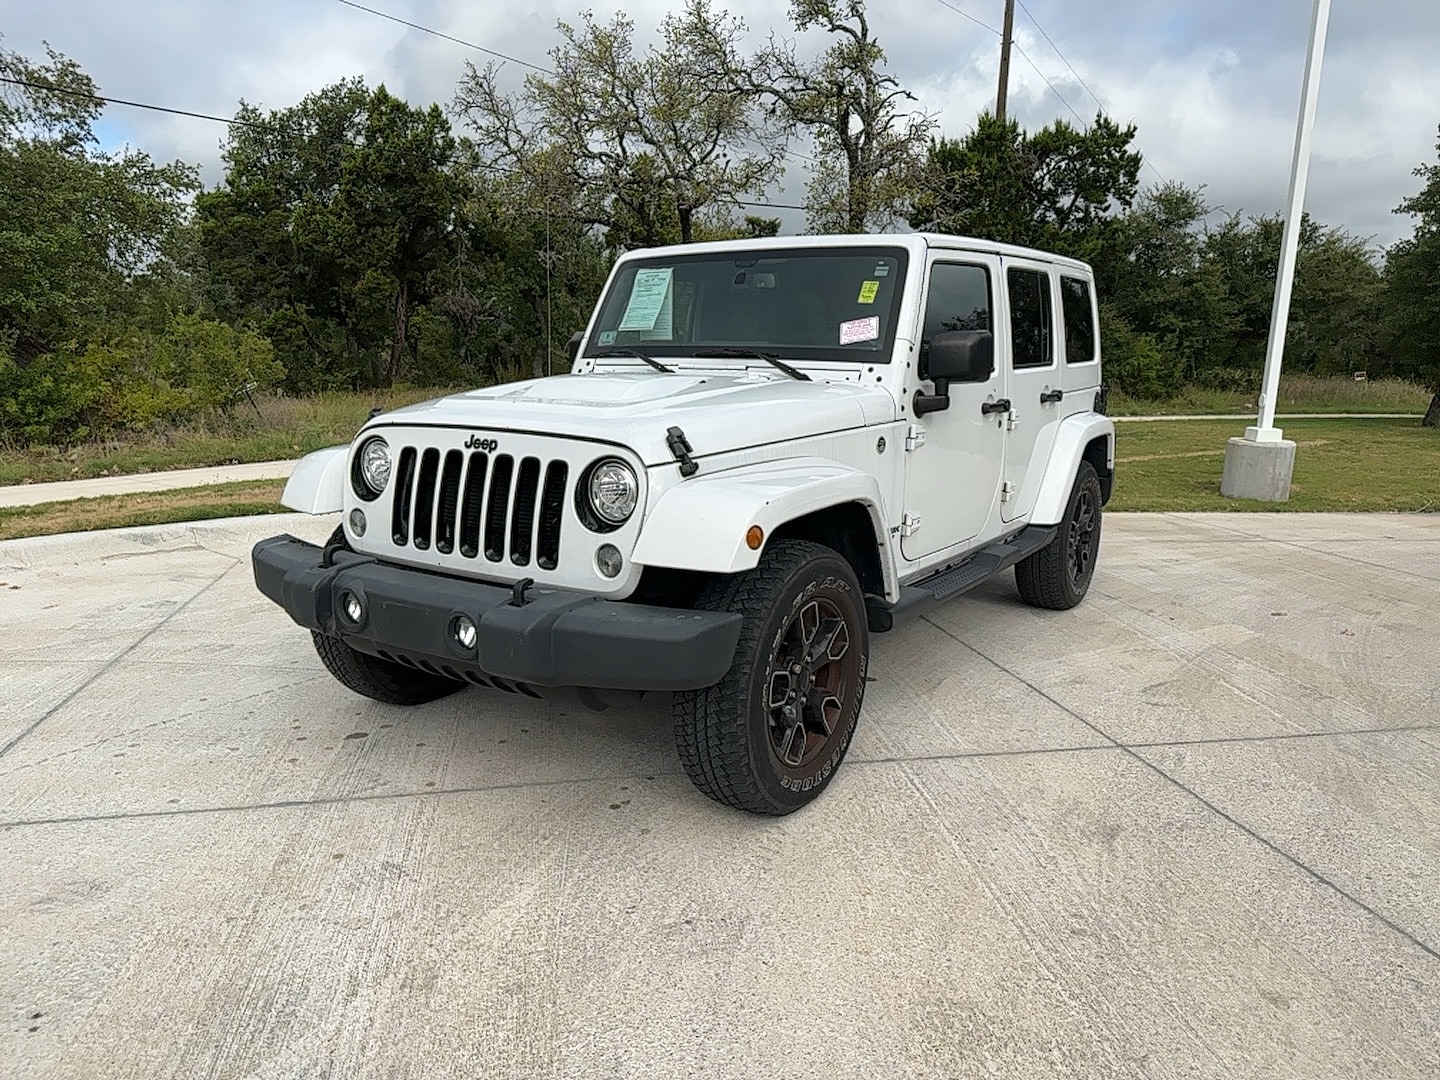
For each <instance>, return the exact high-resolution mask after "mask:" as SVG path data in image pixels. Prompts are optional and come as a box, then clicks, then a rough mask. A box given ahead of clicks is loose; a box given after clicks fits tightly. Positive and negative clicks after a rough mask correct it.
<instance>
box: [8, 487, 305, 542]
mask: <svg viewBox="0 0 1440 1080" xmlns="http://www.w3.org/2000/svg"><path fill="white" fill-rule="evenodd" d="M284 489H285V481H284V480H247V481H244V482H242V483H238V484H215V485H212V486H209V487H194V488H181V489H180V490H178V491H147V492H145V493H143V494H136V495H106V496H102V497H101V498H96V499H71V500H70V501H68V502H53V503H42V504H40V505H39V506H16V507H0V540H14V539H16V538H17V537H22V536H48V535H50V534H51V533H63V532H88V531H89V530H91V529H120V528H125V527H127V526H131V525H165V524H169V523H170V522H174V521H205V520H206V519H208V518H222V517H242V516H244V515H247V514H277V513H281V512H283V511H284V509H285V508H284V507H283V506H281V505H280V492H281V491H283V490H284Z"/></svg>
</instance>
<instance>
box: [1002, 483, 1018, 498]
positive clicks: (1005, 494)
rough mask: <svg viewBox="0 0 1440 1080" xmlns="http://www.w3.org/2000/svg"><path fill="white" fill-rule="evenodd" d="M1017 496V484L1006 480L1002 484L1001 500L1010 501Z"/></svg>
mask: <svg viewBox="0 0 1440 1080" xmlns="http://www.w3.org/2000/svg"><path fill="white" fill-rule="evenodd" d="M1014 497H1015V485H1014V484H1012V483H1011V482H1010V481H1009V480H1006V481H1005V482H1004V483H1003V484H1001V485H1000V501H1001V502H1009V501H1010V500H1011V499H1013V498H1014Z"/></svg>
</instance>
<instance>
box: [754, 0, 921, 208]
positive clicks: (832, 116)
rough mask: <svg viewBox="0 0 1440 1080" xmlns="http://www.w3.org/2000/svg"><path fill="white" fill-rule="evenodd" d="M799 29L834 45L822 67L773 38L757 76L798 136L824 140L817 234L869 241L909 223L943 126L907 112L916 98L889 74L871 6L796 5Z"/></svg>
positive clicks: (808, 0) (816, 190)
mask: <svg viewBox="0 0 1440 1080" xmlns="http://www.w3.org/2000/svg"><path fill="white" fill-rule="evenodd" d="M790 21H791V23H792V24H793V25H794V27H795V29H796V30H797V31H800V32H802V33H803V32H804V31H807V30H811V29H816V28H818V29H820V30H823V31H824V32H825V33H827V34H829V35H830V37H831V41H832V43H831V45H830V46H829V47H828V48H826V49H825V50H824V52H822V53H821V54H820V56H819V57H818V58H817V59H815V60H813V61H804V60H801V59H799V57H798V56H797V55H796V52H795V43H794V42H791V41H779V40H777V39H776V38H775V37H773V36H772V37H771V39H770V42H769V44H768V46H767V47H766V48H765V49H763V50H762V51H761V54H760V57H759V60H758V64H757V68H756V76H757V80H758V81H757V83H756V87H755V88H756V90H757V91H758V92H759V93H761V94H762V95H763V96H764V97H766V98H768V99H770V100H771V101H773V102H774V103H775V106H776V108H777V110H778V112H779V113H780V115H781V116H783V117H784V119H785V120H786V121H787V123H788V124H789V126H790V127H791V129H792V130H793V129H795V128H799V129H802V130H804V131H806V132H808V133H809V134H810V136H811V137H812V138H813V139H814V143H815V151H816V153H817V155H818V164H817V166H816V168H815V169H814V171H813V172H812V173H811V176H810V182H809V185H808V189H807V191H808V199H807V201H808V203H809V206H810V210H809V224H810V228H811V230H812V231H814V232H821V233H826V232H851V233H863V232H866V231H867V230H869V229H871V228H884V227H888V226H891V225H893V224H894V223H895V222H896V221H897V220H900V219H903V218H904V216H905V213H906V211H907V210H908V208H909V206H910V203H911V200H912V198H913V194H914V188H915V185H916V183H917V182H918V179H919V177H920V174H921V170H922V168H923V167H924V164H925V155H926V149H927V147H928V146H929V142H930V136H931V132H932V131H933V129H934V126H935V123H934V120H933V119H932V118H931V117H929V116H927V115H925V114H924V113H922V112H918V111H915V110H910V109H907V108H906V105H907V103H909V102H913V101H914V100H915V98H914V95H913V94H911V93H909V92H908V91H906V90H905V89H903V88H902V87H901V86H900V83H899V80H897V79H896V78H895V77H894V76H893V75H890V74H888V73H887V72H886V71H885V50H884V49H882V48H881V47H880V43H879V42H878V41H877V40H876V39H875V38H874V36H873V35H872V34H871V30H870V22H869V18H868V16H867V14H866V10H865V0H791V4H790Z"/></svg>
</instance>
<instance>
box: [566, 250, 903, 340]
mask: <svg viewBox="0 0 1440 1080" xmlns="http://www.w3.org/2000/svg"><path fill="white" fill-rule="evenodd" d="M906 261H907V260H906V252H905V250H904V249H903V248H883V247H874V248H858V247H853V248H797V249H793V250H787V249H766V250H764V251H737V252H726V253H724V254H710V255H671V256H668V257H666V258H663V259H658V258H657V259H636V260H635V261H633V262H628V263H626V264H625V265H624V266H623V267H622V268H621V270H620V272H619V273H618V274H616V276H615V280H614V282H613V283H612V284H611V286H610V289H609V291H607V292H606V294H605V297H604V299H603V300H602V302H601V306H600V318H599V320H598V321H597V322H596V324H595V331H594V333H593V334H592V335H591V337H590V340H589V341H588V342H587V344H586V350H585V355H586V356H589V357H594V356H603V355H604V354H605V353H607V352H609V351H611V350H617V351H619V350H625V351H643V352H645V353H646V354H649V355H652V356H662V357H663V356H695V355H697V354H705V353H708V352H711V351H712V350H726V349H750V350H758V351H761V352H771V353H775V354H777V355H779V356H782V357H785V358H787V359H791V360H802V361H803V360H841V361H844V360H855V361H864V362H865V363H868V364H877V363H888V362H889V360H890V352H891V349H892V347H893V345H894V343H895V321H896V319H897V317H898V315H899V311H900V293H901V290H902V288H903V287H904V283H905V268H906ZM721 355H724V354H723V353H722V354H721Z"/></svg>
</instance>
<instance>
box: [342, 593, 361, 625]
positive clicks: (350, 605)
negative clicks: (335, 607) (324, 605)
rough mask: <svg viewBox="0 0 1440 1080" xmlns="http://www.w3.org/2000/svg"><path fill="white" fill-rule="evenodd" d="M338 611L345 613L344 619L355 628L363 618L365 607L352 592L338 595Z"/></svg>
mask: <svg viewBox="0 0 1440 1080" xmlns="http://www.w3.org/2000/svg"><path fill="white" fill-rule="evenodd" d="M340 610H341V611H343V612H345V618H347V619H349V620H350V621H351V622H352V623H354V624H355V625H356V626H359V625H360V623H361V622H362V621H363V620H364V618H365V605H364V604H362V603H361V602H360V598H359V597H358V596H356V595H355V594H354V593H352V592H346V593H341V594H340Z"/></svg>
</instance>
